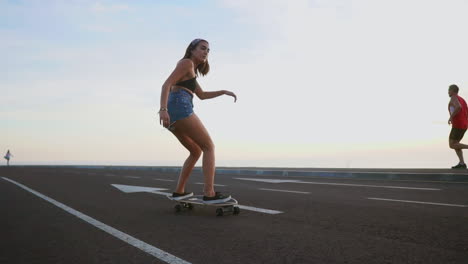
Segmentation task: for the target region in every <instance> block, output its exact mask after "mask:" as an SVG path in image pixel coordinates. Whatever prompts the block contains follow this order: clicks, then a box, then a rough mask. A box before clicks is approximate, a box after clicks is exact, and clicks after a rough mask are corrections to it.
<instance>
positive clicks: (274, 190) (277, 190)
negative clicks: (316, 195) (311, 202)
mask: <svg viewBox="0 0 468 264" xmlns="http://www.w3.org/2000/svg"><path fill="white" fill-rule="evenodd" d="M259 190H262V191H273V192H287V193H300V194H309V193H310V192H300V191H290V190H279V189H267V188H260V189H259Z"/></svg>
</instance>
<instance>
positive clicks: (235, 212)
mask: <svg viewBox="0 0 468 264" xmlns="http://www.w3.org/2000/svg"><path fill="white" fill-rule="evenodd" d="M232 213H233V214H235V215H238V214H239V213H240V208H239V207H234V210H233V212H232Z"/></svg>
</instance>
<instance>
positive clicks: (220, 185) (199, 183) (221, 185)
mask: <svg viewBox="0 0 468 264" xmlns="http://www.w3.org/2000/svg"><path fill="white" fill-rule="evenodd" d="M195 184H198V185H204V184H205V183H203V182H196V183H195ZM213 185H214V186H219V187H225V186H226V185H223V184H213Z"/></svg>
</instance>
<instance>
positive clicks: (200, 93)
mask: <svg viewBox="0 0 468 264" xmlns="http://www.w3.org/2000/svg"><path fill="white" fill-rule="evenodd" d="M195 94H196V95H197V97H198V98H200V100H205V99H211V98H215V97H218V96H221V95H225V94H226V95H229V96H232V97H234V102H236V101H237V96H236V95H235V94H234V93H233V92H230V91H226V90H220V91H210V92H205V91H203V89H202V88H201V87H200V85H199V84H198V83H197V88H196V89H195Z"/></svg>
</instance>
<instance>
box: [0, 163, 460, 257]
mask: <svg viewBox="0 0 468 264" xmlns="http://www.w3.org/2000/svg"><path fill="white" fill-rule="evenodd" d="M467 177H468V176H467ZM202 179H203V178H202V176H201V175H199V174H197V173H195V174H194V175H192V176H191V179H190V183H189V184H188V186H187V190H189V191H194V192H195V193H196V194H201V190H202V187H203V186H202V185H201V184H200V183H201V182H202V181H203V180H202ZM176 180H177V175H176V174H172V173H161V172H154V171H142V170H97V169H76V168H66V167H63V168H47V167H43V168H41V167H22V168H21V167H16V168H15V167H10V168H6V167H1V168H0V212H1V217H0V234H1V236H0V237H1V239H0V263H359V264H362V263H412V264H413V263H424V264H428V263H437V264H440V263H444V264H448V263H463V264H466V263H468V183H466V182H465V183H463V182H432V181H392V180H367V179H366V180H359V179H323V178H318V177H314V178H312V177H292V176H289V177H280V176H252V175H217V176H216V183H217V184H219V185H220V186H217V190H220V191H222V192H226V193H230V194H231V195H232V196H233V197H234V198H236V199H238V200H239V203H240V204H241V213H240V214H239V215H225V216H222V217H217V216H215V209H214V208H213V207H206V206H205V207H196V208H194V210H191V211H183V212H180V213H176V212H175V211H174V202H172V201H170V200H168V199H167V198H166V197H164V194H165V193H170V192H172V190H173V188H174V186H175V184H176ZM135 186H137V187H135ZM138 187H140V188H138ZM141 187H146V188H141Z"/></svg>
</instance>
